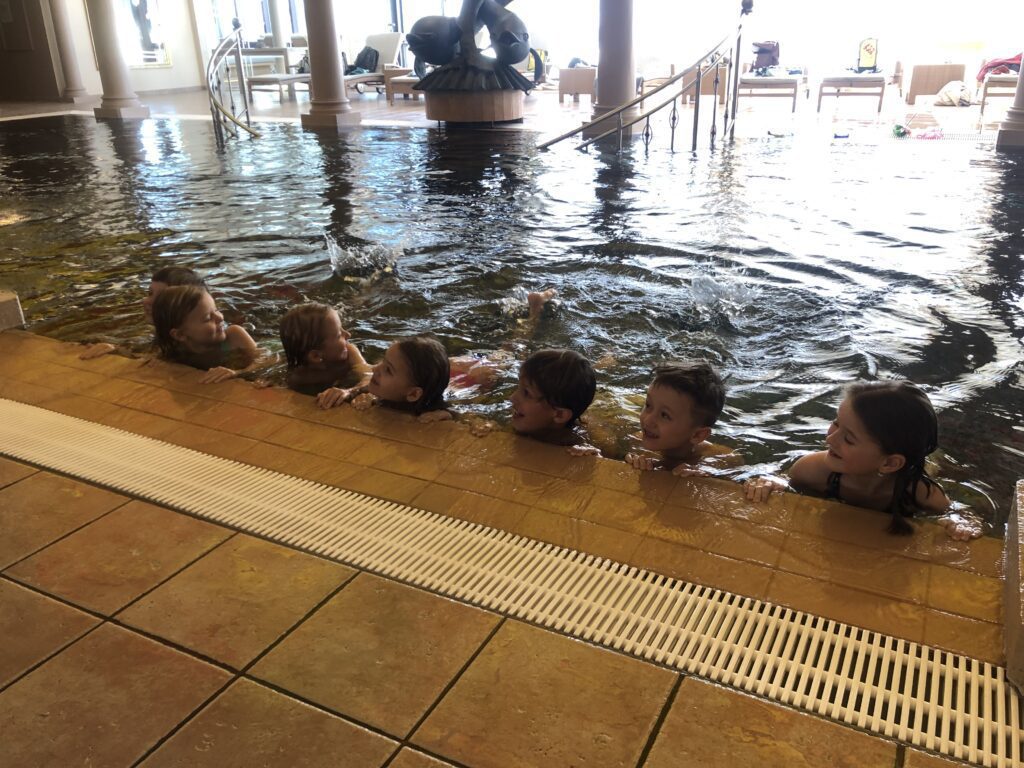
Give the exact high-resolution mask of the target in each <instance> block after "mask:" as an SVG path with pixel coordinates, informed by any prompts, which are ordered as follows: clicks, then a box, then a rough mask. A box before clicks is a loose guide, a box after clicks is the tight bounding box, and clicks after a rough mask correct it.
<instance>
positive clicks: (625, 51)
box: [593, 0, 636, 135]
mask: <svg viewBox="0 0 1024 768" xmlns="http://www.w3.org/2000/svg"><path fill="white" fill-rule="evenodd" d="M600 12H601V16H600V21H599V26H598V44H599V46H600V49H601V50H600V53H599V58H598V62H597V103H596V104H594V108H593V117H595V118H597V117H600V116H601V115H603V114H605V113H606V112H610V111H611V110H613V109H615V108H616V107H618V106H619V105H621V104H625V103H626V102H627V101H631V100H632V99H633V98H634V97H635V96H636V69H635V66H634V63H633V0H601V11H600ZM635 116H636V112H635V110H629V111H628V112H626V113H624V114H623V116H622V117H623V119H624V120H626V119H628V118H629V117H635ZM613 125H614V122H613V121H612V120H608V121H606V122H604V123H601V124H600V125H598V126H597V127H596V128H595V129H594V133H604V132H605V131H607V130H608V129H609V128H611V127H613ZM627 135H628V133H627Z"/></svg>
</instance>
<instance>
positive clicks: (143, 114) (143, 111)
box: [93, 104, 149, 120]
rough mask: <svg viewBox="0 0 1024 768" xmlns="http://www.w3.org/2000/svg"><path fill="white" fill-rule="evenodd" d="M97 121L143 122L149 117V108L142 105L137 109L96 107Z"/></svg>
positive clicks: (136, 107)
mask: <svg viewBox="0 0 1024 768" xmlns="http://www.w3.org/2000/svg"><path fill="white" fill-rule="evenodd" d="M93 114H95V115H96V119H97V120H142V119H144V118H147V117H149V107H144V106H142V105H141V104H139V105H138V106H135V107H102V106H100V107H95V108H94V109H93Z"/></svg>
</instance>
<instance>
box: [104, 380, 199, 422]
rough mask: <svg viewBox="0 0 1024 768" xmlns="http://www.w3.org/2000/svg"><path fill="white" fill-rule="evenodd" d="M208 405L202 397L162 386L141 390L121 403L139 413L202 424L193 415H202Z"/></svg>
mask: <svg viewBox="0 0 1024 768" xmlns="http://www.w3.org/2000/svg"><path fill="white" fill-rule="evenodd" d="M207 404H208V401H207V400H205V399H203V398H201V397H196V396H194V395H186V394H183V393H181V392H174V391H172V390H169V389H164V388H163V387H161V386H152V387H148V388H146V389H144V390H140V391H138V392H136V393H135V394H133V395H131V396H130V397H127V398H125V399H124V401H122V403H121V405H127V406H128V407H129V408H134V409H135V410H137V411H143V412H145V413H152V414H155V415H157V416H163V417H164V418H167V419H174V420H175V421H187V422H189V423H201V422H200V419H199V418H197V417H196V416H193V414H201V413H202V410H203V408H205V407H207Z"/></svg>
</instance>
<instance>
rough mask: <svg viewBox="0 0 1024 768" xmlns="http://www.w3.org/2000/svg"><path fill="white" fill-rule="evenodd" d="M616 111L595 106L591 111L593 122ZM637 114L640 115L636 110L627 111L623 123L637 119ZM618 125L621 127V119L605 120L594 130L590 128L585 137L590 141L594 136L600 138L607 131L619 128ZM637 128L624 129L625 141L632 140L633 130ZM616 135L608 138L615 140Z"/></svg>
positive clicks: (623, 114) (623, 116) (598, 105)
mask: <svg viewBox="0 0 1024 768" xmlns="http://www.w3.org/2000/svg"><path fill="white" fill-rule="evenodd" d="M614 109H615V107H602V106H601V105H600V104H595V105H594V107H593V109H592V110H591V113H590V115H591V119H592V120H597V119H598V118H599V117H601V116H602V115H605V114H607V113H609V112H611V111H612V110H614ZM637 114H639V113H638V112H637V111H636V109H627V110H626V111H625V112H623V113H622V122H623V123H628V122H629V121H630V120H633V119H635V118H636V116H637ZM583 125H588V123H583ZM618 125H619V118H618V117H610V118H608V119H607V120H605V121H604V122H602V123H598V124H597V125H595V126H594V127H593V128H589V129H587V130H585V131H583V136H584V138H588V139H590V138H593V137H594V136H600V135H601V134H602V133H605V132H606V131H610V130H612V129H613V128H617V127H618ZM635 127H636V126H633V125H631V126H629V127H625V128H623V129H622V138H623V139H628V138H630V137H631V136H632V135H633V129H634V128H635ZM616 135H617V134H613V135H612V136H609V137H608V138H610V139H611V138H614V137H615V136H616Z"/></svg>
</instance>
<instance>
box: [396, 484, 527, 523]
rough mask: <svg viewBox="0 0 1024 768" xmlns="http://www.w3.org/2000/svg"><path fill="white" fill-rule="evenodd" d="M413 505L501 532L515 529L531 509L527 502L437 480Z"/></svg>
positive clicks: (418, 496)
mask: <svg viewBox="0 0 1024 768" xmlns="http://www.w3.org/2000/svg"><path fill="white" fill-rule="evenodd" d="M411 504H412V506H414V507H417V508H419V509H425V510H427V511H428V512H437V513H438V514H441V515H446V516H448V517H454V518H458V519H459V520H468V521H469V522H471V523H480V524H481V525H486V526H489V527H491V528H497V529H498V530H500V531H514V530H516V526H517V525H518V524H519V522H520V521H521V520H522V519H523V518H524V517H525V516H526V513H527V512H529V511H530V508H529V507H527V506H525V505H523V504H516V503H515V502H514V501H504V500H502V499H495V498H492V497H490V496H484V495H482V494H479V493H473V492H472V491H464V490H462V489H460V488H450V487H448V486H446V485H438V484H437V483H434V484H431V485H428V486H427V487H426V488H424V489H423V490H422V491H420V492H419V493H418V494H417V495H416V497H415V498H414V499H413V500H412V502H411Z"/></svg>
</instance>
